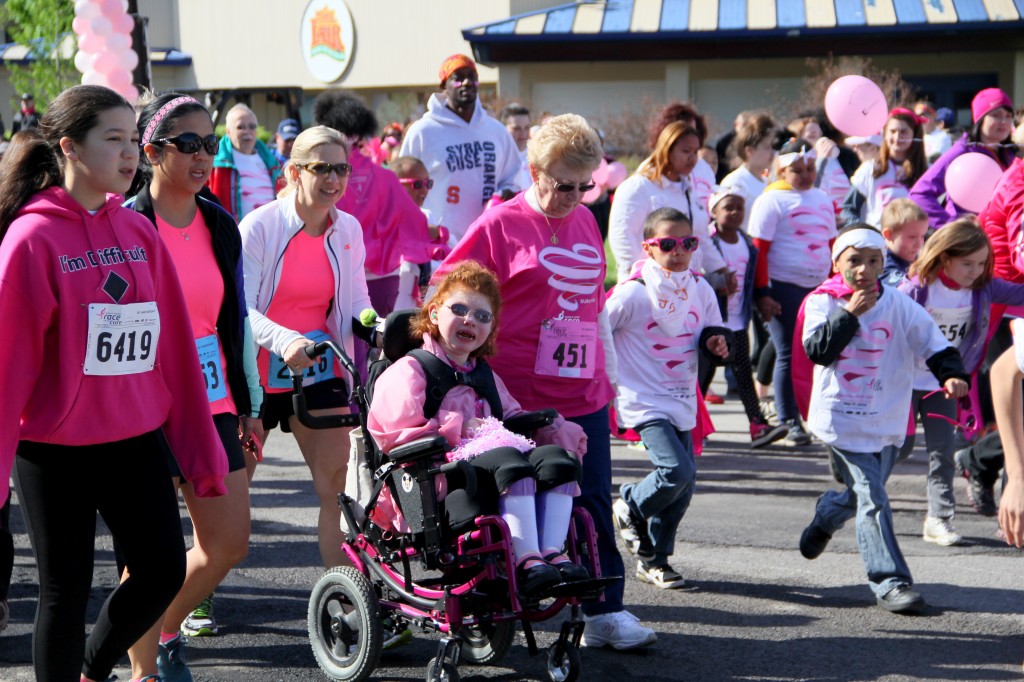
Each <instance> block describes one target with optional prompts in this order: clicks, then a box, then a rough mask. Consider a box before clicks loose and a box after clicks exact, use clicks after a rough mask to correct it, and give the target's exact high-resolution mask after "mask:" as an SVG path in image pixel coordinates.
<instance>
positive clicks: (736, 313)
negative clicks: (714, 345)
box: [718, 237, 750, 332]
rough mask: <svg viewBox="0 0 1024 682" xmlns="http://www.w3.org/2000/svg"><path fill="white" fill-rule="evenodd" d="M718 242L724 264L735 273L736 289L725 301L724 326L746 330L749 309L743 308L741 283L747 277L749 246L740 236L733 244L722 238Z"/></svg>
mask: <svg viewBox="0 0 1024 682" xmlns="http://www.w3.org/2000/svg"><path fill="white" fill-rule="evenodd" d="M718 244H719V246H720V247H721V248H722V257H723V258H725V263H726V265H727V266H728V267H729V269H730V270H732V271H733V272H734V273H736V291H734V292H733V293H731V294H729V298H728V300H727V301H726V320H725V326H726V327H728V328H729V329H731V330H733V331H734V332H738V331H746V329H747V321H748V318H749V317H750V311H749V310H744V309H743V283H744V281H745V280H746V278H747V263H749V262H750V247H749V246H747V242H746V241H745V240H744V239H743V238H742V237H740V239H739V241H737V242H736V243H735V244H730V243H729V242H727V241H725V240H724V239H719V240H718ZM748 305H749V303H748Z"/></svg>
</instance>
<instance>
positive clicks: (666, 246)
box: [644, 237, 700, 253]
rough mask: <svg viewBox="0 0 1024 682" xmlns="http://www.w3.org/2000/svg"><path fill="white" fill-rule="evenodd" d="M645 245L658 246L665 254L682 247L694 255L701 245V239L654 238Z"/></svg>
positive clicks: (647, 240)
mask: <svg viewBox="0 0 1024 682" xmlns="http://www.w3.org/2000/svg"><path fill="white" fill-rule="evenodd" d="M644 244H647V245H648V246H657V247H658V248H659V249H661V250H662V251H664V252H665V253H669V252H671V251H675V250H676V247H677V246H679V245H682V247H683V250H684V251H689V252H690V253H693V252H694V251H696V250H697V247H698V246H699V245H700V237H682V238H677V237H652V238H651V239H645V240H644Z"/></svg>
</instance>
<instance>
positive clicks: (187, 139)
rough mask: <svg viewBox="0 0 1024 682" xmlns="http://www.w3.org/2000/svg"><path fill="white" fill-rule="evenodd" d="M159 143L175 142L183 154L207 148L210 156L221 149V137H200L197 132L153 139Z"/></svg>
mask: <svg viewBox="0 0 1024 682" xmlns="http://www.w3.org/2000/svg"><path fill="white" fill-rule="evenodd" d="M153 141H154V142H156V143H157V144H173V145H174V147H175V149H177V150H178V151H179V152H181V153H182V154H195V153H196V152H198V151H199V150H200V149H205V150H206V153H207V154H209V155H210V156H215V155H216V154H217V150H218V149H220V138H219V137H217V136H216V135H207V136H206V137H200V136H199V135H198V134H197V133H181V134H180V135H175V136H174V137H164V138H161V139H159V140H153Z"/></svg>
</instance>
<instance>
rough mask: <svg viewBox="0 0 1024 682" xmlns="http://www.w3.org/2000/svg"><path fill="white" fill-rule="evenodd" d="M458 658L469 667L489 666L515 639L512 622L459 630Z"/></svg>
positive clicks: (502, 654)
mask: <svg viewBox="0 0 1024 682" xmlns="http://www.w3.org/2000/svg"><path fill="white" fill-rule="evenodd" d="M459 636H460V637H462V649H461V653H460V654H459V655H460V657H461V658H462V659H463V660H465V661H466V662H467V663H469V664H471V665H489V664H491V663H494V662H495V661H497V660H499V659H501V657H502V656H504V655H505V653H506V652H507V651H508V648H509V647H510V646H512V640H513V639H515V637H516V624H515V622H514V621H510V620H509V621H504V622H501V623H487V624H486V625H473V626H470V627H463V628H461V629H460V630H459Z"/></svg>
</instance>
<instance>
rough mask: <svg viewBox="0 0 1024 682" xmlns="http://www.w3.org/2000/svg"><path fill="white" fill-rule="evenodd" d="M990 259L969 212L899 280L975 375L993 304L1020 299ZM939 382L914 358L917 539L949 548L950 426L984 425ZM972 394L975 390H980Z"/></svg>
mask: <svg viewBox="0 0 1024 682" xmlns="http://www.w3.org/2000/svg"><path fill="white" fill-rule="evenodd" d="M993 261H994V258H993V255H992V247H991V243H990V242H989V238H988V235H986V234H985V232H984V230H982V229H981V228H980V227H979V226H978V224H977V223H976V222H975V221H974V219H973V218H961V219H959V220H954V221H953V222H951V223H949V224H947V225H945V226H943V227H942V229H940V230H938V231H937V232H936V233H935V234H934V235H932V236H931V238H929V239H928V241H927V242H925V245H924V248H923V249H922V250H921V255H920V256H918V258H917V260H916V261H914V263H913V264H912V265H911V266H910V277H911V279H905V280H903V283H902V284H900V287H899V288H900V290H901V291H903V292H904V293H906V294H908V295H909V296H910V297H911V298H913V299H914V300H915V301H917V302H918V303H919V304H921V305H922V306H923V307H924V309H925V310H927V311H928V314H929V315H931V317H932V319H934V320H935V322H936V324H938V325H939V330H940V331H942V333H943V335H944V336H945V337H946V339H947V340H948V341H949V342H950V344H951V345H952V346H953V347H954V348H956V349H957V350H958V351H959V352H960V357H962V358H963V363H964V367H966V368H967V370H968V371H969V372H971V373H972V374H974V375H976V374H977V372H978V370H979V369H980V367H981V364H982V362H983V361H984V359H985V355H986V351H987V349H988V331H989V323H990V321H991V308H992V304H1001V305H1003V306H1007V305H1009V306H1019V305H1024V284H1014V283H1011V282H1007V281H1006V280H1003V279H998V278H994V277H993V276H992V274H993V269H994V264H993ZM937 389H938V384H937V383H936V381H935V379H934V378H933V377H932V376H931V374H930V373H929V372H928V369H927V367H925V365H924V364H923V363H921V362H919V363H918V367H917V372H916V373H915V376H914V398H913V402H912V403H911V413H912V414H913V415H914V416H919V417H920V419H921V422H922V424H923V426H924V441H925V448H926V449H927V450H928V515H927V516H926V517H925V520H924V530H923V533H922V538H923V539H924V541H925V542H931V543H934V544H937V545H941V546H943V547H948V546H950V545H956V544H959V543H960V541H961V539H962V538H961V536H960V534H959V533H957V532H956V529H955V528H954V527H953V515H954V513H955V511H956V499H955V497H954V494H953V481H954V479H955V477H956V469H957V467H956V461H955V460H954V456H953V450H954V443H955V440H954V428H955V427H960V430H961V432H962V435H963V437H964V438H966V439H967V440H968V441H974V440H975V438H976V437H977V436H978V435H979V432H980V431H981V427H982V424H981V423H980V422H981V418H980V413H981V410H980V406H975V405H973V404H972V400H971V399H970V398H965V399H964V400H963V401H961V402H959V403H958V402H955V401H952V400H946V399H945V397H944V396H943V395H941V392H940V391H938V390H937ZM973 396H974V397H977V396H978V390H977V389H976V390H974V391H973ZM913 447H914V436H913V435H908V436H907V440H906V442H905V443H904V445H903V448H902V450H901V452H900V455H901V456H902V457H907V456H909V455H910V452H911V451H912V450H913ZM957 459H959V458H957Z"/></svg>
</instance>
